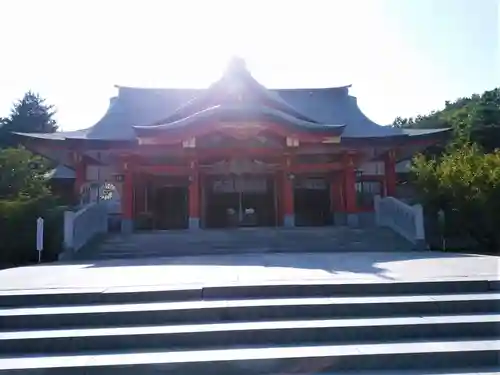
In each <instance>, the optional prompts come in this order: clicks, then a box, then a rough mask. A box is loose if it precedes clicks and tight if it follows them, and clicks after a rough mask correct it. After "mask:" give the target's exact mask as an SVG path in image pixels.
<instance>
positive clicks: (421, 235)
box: [413, 204, 426, 249]
mask: <svg viewBox="0 0 500 375" xmlns="http://www.w3.org/2000/svg"><path fill="white" fill-rule="evenodd" d="M413 212H414V215H415V245H416V247H417V248H418V249H424V248H425V247H426V243H425V227H424V209H423V207H422V205H421V204H416V205H414V206H413Z"/></svg>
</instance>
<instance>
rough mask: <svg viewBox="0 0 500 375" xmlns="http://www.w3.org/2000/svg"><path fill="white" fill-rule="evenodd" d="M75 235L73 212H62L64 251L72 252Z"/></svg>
mask: <svg viewBox="0 0 500 375" xmlns="http://www.w3.org/2000/svg"><path fill="white" fill-rule="evenodd" d="M74 234H75V213H74V212H73V211H65V212H64V240H63V246H64V250H68V251H73V248H74V246H75V244H74Z"/></svg>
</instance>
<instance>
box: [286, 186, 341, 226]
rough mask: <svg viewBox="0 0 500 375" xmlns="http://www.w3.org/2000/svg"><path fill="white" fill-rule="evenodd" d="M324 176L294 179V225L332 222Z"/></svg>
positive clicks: (328, 223) (314, 224) (319, 224)
mask: <svg viewBox="0 0 500 375" xmlns="http://www.w3.org/2000/svg"><path fill="white" fill-rule="evenodd" d="M328 187H329V184H328V181H327V179H326V178H322V177H309V178H300V179H297V180H295V183H294V208H295V225H296V226H325V225H331V224H332V214H331V212H330V192H329V189H328Z"/></svg>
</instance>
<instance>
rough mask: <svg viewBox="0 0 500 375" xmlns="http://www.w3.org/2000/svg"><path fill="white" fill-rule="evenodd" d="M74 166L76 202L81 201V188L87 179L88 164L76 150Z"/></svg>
mask: <svg viewBox="0 0 500 375" xmlns="http://www.w3.org/2000/svg"><path fill="white" fill-rule="evenodd" d="M73 159H74V166H75V183H74V186H73V188H74V197H75V202H76V204H79V203H80V198H81V192H82V191H81V189H82V186H83V185H84V184H85V181H86V180H87V178H86V177H87V166H86V164H85V160H84V159H83V156H82V155H81V154H80V153H77V152H75V153H74V154H73Z"/></svg>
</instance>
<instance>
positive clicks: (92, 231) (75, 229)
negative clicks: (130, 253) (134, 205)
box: [63, 203, 108, 257]
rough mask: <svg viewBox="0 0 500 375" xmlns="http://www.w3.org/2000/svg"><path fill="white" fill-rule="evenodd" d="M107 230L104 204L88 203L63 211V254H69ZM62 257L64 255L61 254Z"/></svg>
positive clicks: (106, 213) (106, 215)
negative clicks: (78, 207)
mask: <svg viewBox="0 0 500 375" xmlns="http://www.w3.org/2000/svg"><path fill="white" fill-rule="evenodd" d="M107 231H108V212H107V210H106V205H104V204H99V203H89V204H87V205H85V206H83V207H81V208H80V209H79V210H78V211H66V212H65V213H64V253H63V254H64V255H65V256H70V255H71V254H74V253H76V252H77V251H78V250H80V249H81V248H82V247H83V246H84V245H85V244H86V243H88V242H89V241H90V240H91V239H92V238H94V237H95V236H96V235H98V234H100V233H105V232H107ZM63 257H64V256H63Z"/></svg>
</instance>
